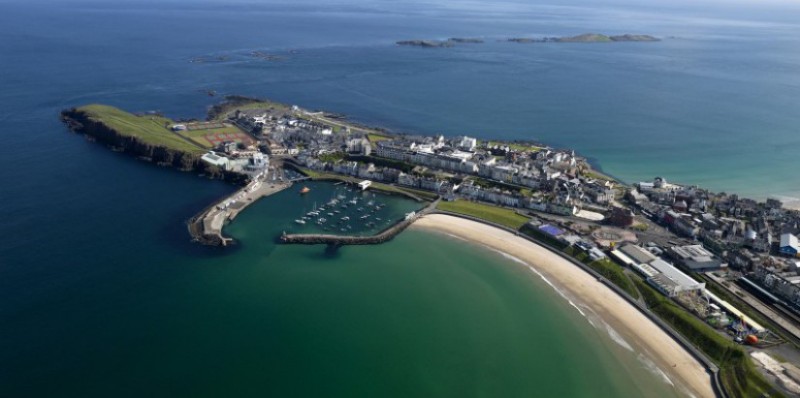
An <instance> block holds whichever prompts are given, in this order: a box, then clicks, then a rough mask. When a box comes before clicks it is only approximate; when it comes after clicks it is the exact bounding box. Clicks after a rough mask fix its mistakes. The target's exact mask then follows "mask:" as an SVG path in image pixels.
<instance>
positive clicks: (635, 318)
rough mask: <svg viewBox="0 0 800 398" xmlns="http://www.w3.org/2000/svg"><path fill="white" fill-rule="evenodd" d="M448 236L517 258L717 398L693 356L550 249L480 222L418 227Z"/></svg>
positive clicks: (701, 393) (445, 219)
mask: <svg viewBox="0 0 800 398" xmlns="http://www.w3.org/2000/svg"><path fill="white" fill-rule="evenodd" d="M412 227H413V228H420V229H423V230H428V231H433V232H437V233H444V234H447V235H451V236H455V237H457V238H461V239H465V240H467V241H470V242H474V243H476V244H480V245H483V246H485V247H487V248H489V249H491V250H494V251H498V252H500V253H505V254H507V255H509V256H512V257H514V258H517V259H519V260H521V261H523V262H525V264H526V265H528V266H529V267H531V268H532V269H534V270H535V271H536V272H537V273H539V274H540V275H542V276H543V277H544V278H546V279H547V280H548V281H550V282H552V283H553V284H555V285H557V286H558V287H560V288H563V289H564V290H566V291H567V292H569V293H570V294H571V295H573V296H574V297H575V298H576V299H577V300H578V301H579V302H580V303H578V305H579V306H581V305H583V306H586V307H588V308H589V309H591V310H592V312H594V313H595V314H597V316H599V317H600V318H601V319H602V320H603V321H604V322H606V323H607V324H608V325H610V326H611V327H612V328H613V329H614V330H615V331H617V332H618V333H619V334H620V335H622V336H623V338H624V339H625V340H626V341H627V342H628V343H630V344H631V345H632V346H634V347H633V348H634V349H635V351H637V352H642V353H645V354H646V355H647V356H648V357H649V358H650V359H651V360H652V361H654V362H655V364H656V365H657V366H658V368H659V369H661V371H663V372H665V373H667V374H668V375H669V378H670V379H672V380H673V381H676V382H678V383H679V384H680V385H681V387H683V388H685V389H687V390H689V392H690V393H691V394H692V395H694V396H696V397H715V394H714V391H713V389H712V385H711V377H710V375H709V374H708V372H707V371H706V369H705V368H704V367H703V365H702V364H700V363H699V362H698V361H697V360H696V359H695V358H694V357H693V356H692V355H691V354H690V353H689V352H687V351H685V350H684V349H683V348H682V347H681V345H680V344H678V343H677V342H676V341H675V340H673V339H672V338H671V337H670V336H669V335H668V334H667V333H666V332H664V331H663V330H662V329H661V328H660V327H659V326H658V325H656V324H655V323H653V322H652V321H650V320H649V319H648V318H647V317H646V316H645V315H644V314H642V313H641V312H640V311H639V310H638V309H636V308H635V307H634V306H632V305H631V304H630V303H628V302H627V301H626V300H625V299H623V298H622V297H620V296H619V295H617V294H616V293H614V292H613V291H612V290H611V289H609V288H608V287H607V286H605V285H603V284H602V283H600V282H599V281H598V280H596V279H595V278H593V277H592V276H591V275H589V274H587V273H586V272H584V271H583V270H581V269H579V268H578V267H576V266H575V265H573V264H571V263H570V262H569V261H567V260H565V259H564V258H562V257H560V256H558V255H556V254H554V253H552V252H550V251H549V250H547V249H546V248H544V247H542V246H539V245H536V244H534V243H532V242H530V241H528V240H525V239H523V238H520V237H518V236H515V235H513V234H511V233H509V232H506V231H503V230H500V229H497V228H494V227H492V226H489V225H486V224H482V223H479V222H476V221H470V220H467V219H463V218H459V217H453V216H448V215H441V214H432V215H426V216H425V217H422V218H421V219H419V220H417V222H416V223H414V225H413V226H412Z"/></svg>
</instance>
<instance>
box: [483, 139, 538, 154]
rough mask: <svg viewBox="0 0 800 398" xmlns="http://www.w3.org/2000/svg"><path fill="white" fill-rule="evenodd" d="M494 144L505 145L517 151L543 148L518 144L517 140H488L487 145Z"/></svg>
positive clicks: (531, 150) (535, 150) (536, 150)
mask: <svg viewBox="0 0 800 398" xmlns="http://www.w3.org/2000/svg"><path fill="white" fill-rule="evenodd" d="M494 145H507V146H508V147H509V148H511V149H512V150H515V151H518V152H539V151H541V150H542V149H543V148H541V147H538V146H536V145H529V144H520V143H517V142H499V141H489V146H494Z"/></svg>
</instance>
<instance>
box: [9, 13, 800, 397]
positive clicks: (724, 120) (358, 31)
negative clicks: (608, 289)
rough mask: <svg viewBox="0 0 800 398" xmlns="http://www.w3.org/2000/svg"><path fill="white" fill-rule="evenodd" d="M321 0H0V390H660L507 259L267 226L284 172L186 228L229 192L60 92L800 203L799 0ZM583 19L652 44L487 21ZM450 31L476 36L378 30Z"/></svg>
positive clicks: (279, 222)
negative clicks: (449, 139)
mask: <svg viewBox="0 0 800 398" xmlns="http://www.w3.org/2000/svg"><path fill="white" fill-rule="evenodd" d="M319 3H322V2H311V1H300V2H288V1H285V2H277V1H262V2H255V1H254V2H236V3H228V2H225V3H223V2H213V1H209V2H188V1H168V2H156V1H123V2H110V1H108V2H103V1H73V0H66V1H49V2H48V1H33V2H27V1H26V2H23V1H16V0H14V1H5V0H0V37H2V40H0V105H1V106H0V134H2V144H1V145H0V159H2V162H3V163H2V165H3V167H0V183H2V189H0V199H1V200H0V220H3V221H2V222H0V233H1V234H2V236H3V239H2V240H0V323H1V324H2V327H0V363H2V365H0V396H13V397H17V396H54V395H57V396H80V397H87V396H143V395H147V396H175V395H192V396H220V395H236V396H243V395H246V396H264V395H271V396H308V397H318V396H342V397H349V396H354V395H359V396H365V395H367V396H398V397H400V396H454V397H455V396H458V397H462V396H531V395H535V394H537V393H538V395H539V396H582V397H593V396H596V397H609V396H642V395H649V396H672V395H675V394H676V393H675V391H674V390H673V389H672V388H670V387H669V385H668V384H666V383H663V382H661V381H659V378H658V377H657V376H655V375H653V374H652V373H650V372H649V371H648V370H647V369H646V366H645V365H644V364H643V363H642V362H641V361H639V360H638V359H637V355H636V354H635V353H630V352H628V351H627V350H625V349H624V348H623V347H621V346H620V345H618V344H616V343H614V342H613V341H612V340H611V339H610V338H609V337H608V335H607V333H606V331H605V330H596V329H594V328H593V327H591V326H590V325H589V323H588V322H586V320H585V319H583V318H582V317H581V316H580V315H579V314H578V313H577V312H576V311H575V310H574V309H572V307H570V306H569V305H568V303H566V302H565V301H564V300H562V299H561V298H560V296H559V295H558V294H556V293H555V292H553V291H552V289H550V288H549V287H548V286H547V285H546V284H544V283H542V282H541V281H540V280H538V279H537V278H536V277H535V276H533V275H532V274H531V273H530V272H528V271H527V270H526V269H525V268H524V267H520V266H518V265H516V264H514V263H513V262H511V261H509V260H506V259H503V258H500V257H499V256H497V255H495V254H492V253H490V252H486V251H484V250H481V249H479V248H471V247H464V245H463V243H460V242H457V241H453V240H450V239H447V238H442V237H438V236H433V235H430V234H426V233H422V232H416V231H411V232H409V233H404V234H403V235H402V236H401V237H400V238H398V239H397V240H395V241H393V242H391V243H390V244H387V245H383V246H379V247H365V248H346V249H343V250H341V251H339V252H338V253H333V254H332V253H325V252H324V250H322V249H321V248H313V247H285V246H277V245H275V244H274V243H273V242H274V238H275V236H276V235H277V234H278V233H280V231H281V230H282V228H285V226H286V225H287V223H288V224H291V220H292V219H293V218H296V217H297V214H296V212H297V209H295V207H294V205H293V203H292V201H291V200H289V199H292V198H293V196H292V195H295V194H296V193H295V192H289V191H286V192H284V193H281V194H280V195H279V196H276V197H273V198H270V199H267V200H265V201H263V202H261V203H259V204H257V205H255V206H254V207H253V208H252V209H249V210H248V211H247V212H246V213H244V214H243V215H242V216H241V217H239V219H237V221H236V222H235V223H234V224H232V225H231V226H230V228H229V233H230V234H231V235H233V236H235V237H237V238H239V239H240V241H241V245H239V246H238V247H237V248H235V249H233V250H229V251H216V250H209V249H207V248H203V247H197V246H195V245H192V244H191V243H190V242H188V237H187V235H186V232H185V228H184V225H183V221H184V220H185V219H186V218H187V217H189V216H190V215H192V214H193V213H194V212H195V211H197V210H199V209H201V208H202V207H204V206H205V205H206V204H207V203H208V202H210V201H211V200H213V199H215V198H217V197H219V196H221V195H224V194H225V193H227V192H230V191H232V190H233V189H234V188H233V187H231V186H228V185H225V184H222V183H218V182H211V181H207V180H203V179H199V178H196V177H195V176H193V175H189V174H185V173H179V172H175V171H171V170H166V169H161V168H158V167H155V166H152V165H149V164H145V163H142V162H139V161H137V160H134V159H131V158H129V157H126V156H122V155H119V154H116V153H112V152H110V151H108V150H106V149H105V148H102V147H100V146H99V145H96V144H93V143H90V142H87V141H86V140H84V139H82V138H80V137H79V136H75V135H72V134H69V133H68V132H67V131H66V129H65V128H64V127H63V126H62V125H61V124H60V123H59V121H58V118H57V116H58V112H59V110H61V109H62V108H65V107H69V106H75V105H82V104H86V103H91V102H102V103H109V104H113V105H116V106H119V107H122V108H124V109H127V110H130V111H148V110H159V111H162V112H164V113H166V114H167V115H169V116H173V117H202V116H203V115H204V113H205V109H206V107H207V106H209V105H210V104H212V103H213V102H214V101H215V100H216V99H215V98H210V97H208V96H207V95H206V94H205V91H206V90H216V91H217V92H218V93H220V94H227V93H236V94H247V95H255V96H263V97H269V98H274V99H277V100H280V101H284V102H288V103H293V104H298V105H302V106H304V107H308V108H320V109H326V110H330V111H335V112H340V113H344V114H347V115H350V116H351V117H352V118H354V119H356V120H358V121H362V122H365V123H370V124H376V125H381V126H385V127H388V128H391V129H393V130H395V131H403V132H421V133H438V132H441V133H444V134H447V135H457V134H469V135H477V136H480V137H501V138H506V139H533V140H537V141H542V142H545V143H548V144H552V145H555V146H568V147H572V148H575V149H577V150H578V151H579V152H580V153H581V154H583V155H586V156H589V157H591V158H592V159H593V160H594V161H596V162H597V163H598V164H599V165H600V166H602V168H603V169H604V170H605V171H607V172H609V173H611V174H613V175H615V176H618V177H620V178H622V179H624V180H626V181H629V182H631V181H636V180H640V179H649V178H652V177H654V176H656V175H661V176H665V177H666V178H668V179H670V180H675V181H678V182H685V183H697V184H701V185H704V186H707V187H711V188H715V189H719V190H726V191H729V192H739V193H741V194H746V195H751V196H755V197H765V196H768V195H776V196H782V197H800V188H799V187H800V176H798V174H797V173H796V170H797V169H798V167H797V166H798V160H797V156H796V155H795V153H794V148H796V147H798V145H799V144H800V135H798V134H797V131H796V130H797V128H798V127H800V113H798V112H797V110H796V109H797V104H798V103H800V77H798V72H800V52H799V51H797V50H798V49H800V26H798V23H797V22H796V21H800V18H799V17H800V12H799V11H798V9H797V7H796V6H778V5H774V4H771V3H770V4H766V5H764V4H761V5H759V6H758V7H753V8H747V7H746V6H743V5H736V4H734V5H730V4H727V3H726V4H725V5H722V3H719V4H720V5H706V6H696V5H689V4H687V5H680V4H679V3H674V2H671V3H670V6H669V7H666V9H658V10H656V9H648V8H642V7H640V6H631V5H626V4H624V3H621V2H615V3H614V4H613V5H608V4H605V5H603V6H602V7H601V5H600V3H599V2H594V1H587V2H583V3H580V2H573V3H570V4H569V5H563V4H561V5H541V4H539V5H536V4H529V2H522V1H520V2H511V1H509V2H499V3H494V4H486V3H485V2H478V1H474V2H433V1H431V2H424V1H400V2H395V1H363V2H355V1H350V0H347V1H336V2H324V3H323V4H319ZM792 7H794V8H792ZM583 32H601V33H613V34H617V33H646V34H653V35H657V36H660V37H664V38H665V40H664V41H661V42H658V43H616V44H595V45H585V44H574V45H573V44H547V45H534V44H530V45H523V44H512V43H505V42H501V41H498V39H502V38H506V37H515V36H543V35H548V36H553V35H572V34H578V33H583ZM447 37H481V38H484V39H485V40H486V43H484V44H479V45H461V46H457V47H454V48H449V49H421V48H406V47H397V46H395V45H393V43H394V41H396V40H402V39H410V38H423V39H428V38H430V39H436V38H447ZM254 50H258V51H264V52H268V53H271V54H276V55H279V56H281V57H282V59H281V60H279V61H274V62H270V61H265V60H262V59H258V58H253V57H251V56H249V53H250V52H251V51H254ZM198 57H200V58H202V59H203V60H206V61H207V62H190V61H191V60H193V59H196V58H198ZM318 189H320V190H324V189H328V188H326V187H324V186H320V187H319V188H318Z"/></svg>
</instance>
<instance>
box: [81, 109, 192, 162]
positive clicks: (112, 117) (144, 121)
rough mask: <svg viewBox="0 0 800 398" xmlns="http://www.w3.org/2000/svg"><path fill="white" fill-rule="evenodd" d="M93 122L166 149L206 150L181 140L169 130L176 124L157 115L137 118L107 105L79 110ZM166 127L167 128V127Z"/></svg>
mask: <svg viewBox="0 0 800 398" xmlns="http://www.w3.org/2000/svg"><path fill="white" fill-rule="evenodd" d="M78 110H79V111H83V112H85V113H86V114H88V115H89V117H90V118H91V119H92V120H95V121H98V122H101V123H103V124H105V125H107V126H108V127H110V128H112V129H114V130H116V131H117V132H119V133H120V134H122V135H126V136H131V137H136V138H138V139H139V140H140V141H142V142H145V143H148V144H151V145H156V146H163V147H166V148H170V149H174V150H178V151H183V152H191V153H202V152H205V150H204V149H203V148H201V147H199V146H197V145H193V144H192V143H191V142H188V141H187V140H185V139H183V138H181V137H180V136H178V135H177V134H175V133H173V132H172V131H170V130H169V126H170V125H172V124H174V122H173V121H172V120H170V119H167V118H165V117H161V116H156V115H147V116H136V115H134V114H132V113H128V112H125V111H123V110H121V109H118V108H115V107H113V106H107V105H97V104H93V105H86V106H82V107H80V108H78ZM165 126H166V127H165Z"/></svg>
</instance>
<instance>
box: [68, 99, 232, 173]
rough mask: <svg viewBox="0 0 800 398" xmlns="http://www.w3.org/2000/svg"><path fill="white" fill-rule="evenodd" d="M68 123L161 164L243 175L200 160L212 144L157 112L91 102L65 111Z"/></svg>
mask: <svg viewBox="0 0 800 398" xmlns="http://www.w3.org/2000/svg"><path fill="white" fill-rule="evenodd" d="M61 120H62V121H63V122H64V123H65V124H66V125H67V127H68V128H69V129H70V130H71V131H73V132H76V133H80V134H83V135H85V136H86V137H88V138H89V139H91V140H93V141H97V142H98V143H101V144H104V145H106V146H108V147H110V148H112V149H113V150H115V151H118V152H124V153H127V154H130V155H133V156H136V157H138V158H140V159H143V160H147V161H150V162H153V163H156V164H158V165H161V166H168V167H173V168H176V169H179V170H183V171H198V172H200V173H203V174H204V175H206V176H208V177H211V178H218V179H225V180H229V181H234V182H241V181H243V178H242V177H241V176H240V175H237V174H235V173H229V172H227V171H225V170H223V169H220V168H218V167H216V166H211V165H209V164H207V163H205V162H202V161H201V160H200V157H201V156H202V155H203V153H205V152H207V150H208V148H207V147H206V146H204V145H201V144H200V143H198V142H197V141H196V140H193V139H192V137H190V136H189V135H188V134H187V135H181V134H179V133H178V132H174V131H172V130H171V129H170V126H172V125H174V124H175V121H173V120H171V119H169V118H166V117H164V116H161V115H157V114H144V115H135V114H132V113H129V112H126V111H124V110H122V109H119V108H115V107H113V106H109V105H100V104H90V105H85V106H80V107H76V108H70V109H65V110H63V111H62V112H61Z"/></svg>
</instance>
